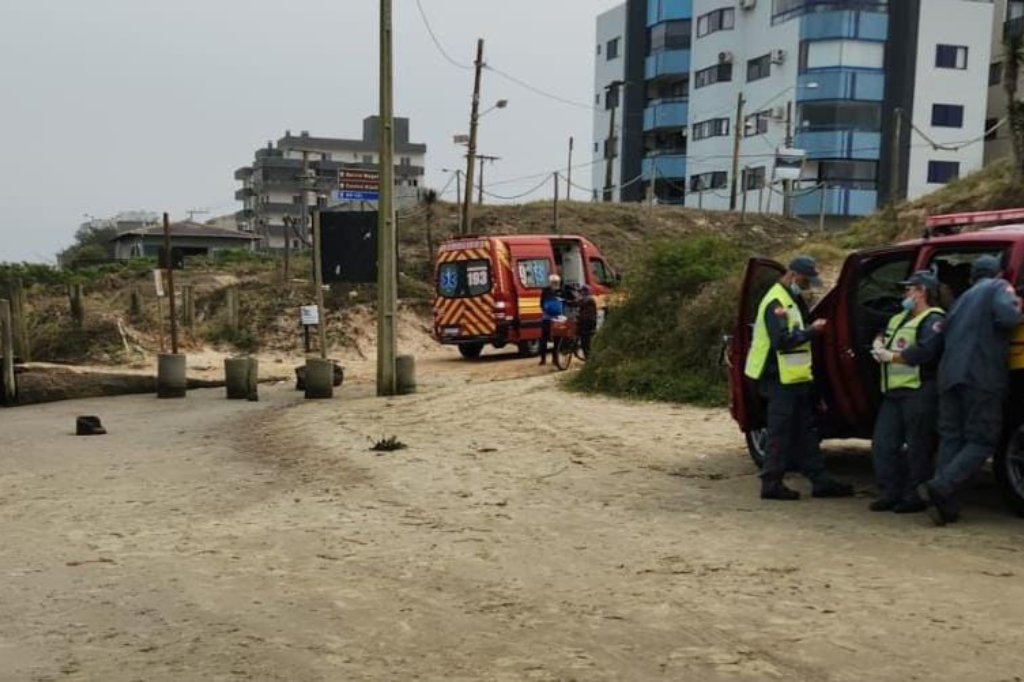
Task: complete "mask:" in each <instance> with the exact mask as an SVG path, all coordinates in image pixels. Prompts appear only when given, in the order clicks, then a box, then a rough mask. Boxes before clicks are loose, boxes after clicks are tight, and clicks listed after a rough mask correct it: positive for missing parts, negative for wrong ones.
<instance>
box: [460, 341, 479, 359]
mask: <svg viewBox="0 0 1024 682" xmlns="http://www.w3.org/2000/svg"><path fill="white" fill-rule="evenodd" d="M483 350H484V344H482V343H460V344H459V354H460V355H462V357H464V358H466V359H467V360H476V359H477V358H478V357H480V353H482V352H483Z"/></svg>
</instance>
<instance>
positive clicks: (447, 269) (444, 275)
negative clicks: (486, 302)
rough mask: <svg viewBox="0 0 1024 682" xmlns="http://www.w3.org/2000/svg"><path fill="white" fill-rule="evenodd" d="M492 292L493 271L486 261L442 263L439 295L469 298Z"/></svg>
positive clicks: (438, 280) (438, 274)
mask: <svg viewBox="0 0 1024 682" xmlns="http://www.w3.org/2000/svg"><path fill="white" fill-rule="evenodd" d="M490 290H491V270H490V265H489V264H488V263H487V261H486V260H462V261H455V262H452V263H442V264H441V265H439V266H438V268H437V293H438V294H440V295H441V296H443V297H444V298H469V297H473V296H480V295H483V294H486V293H487V292H488V291H490Z"/></svg>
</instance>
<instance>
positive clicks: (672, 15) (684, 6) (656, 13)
mask: <svg viewBox="0 0 1024 682" xmlns="http://www.w3.org/2000/svg"><path fill="white" fill-rule="evenodd" d="M692 17H693V0H648V2H647V27H648V28H650V27H651V26H654V25H655V24H660V23H661V22H663V21H675V20H677V19H690V18H692Z"/></svg>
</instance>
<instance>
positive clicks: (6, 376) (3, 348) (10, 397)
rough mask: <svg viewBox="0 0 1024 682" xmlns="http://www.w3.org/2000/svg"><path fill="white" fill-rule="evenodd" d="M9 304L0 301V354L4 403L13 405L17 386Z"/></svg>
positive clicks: (16, 395)
mask: <svg viewBox="0 0 1024 682" xmlns="http://www.w3.org/2000/svg"><path fill="white" fill-rule="evenodd" d="M11 326H12V325H11V304H10V302H9V301H6V300H3V299H0V354H3V357H4V360H3V367H2V370H3V371H2V373H3V389H4V395H3V398H4V403H6V404H8V405H13V404H14V401H15V400H17V399H18V385H17V384H16V383H15V377H14V330H13V329H11Z"/></svg>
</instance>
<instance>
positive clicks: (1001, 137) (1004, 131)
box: [985, 0, 1024, 163]
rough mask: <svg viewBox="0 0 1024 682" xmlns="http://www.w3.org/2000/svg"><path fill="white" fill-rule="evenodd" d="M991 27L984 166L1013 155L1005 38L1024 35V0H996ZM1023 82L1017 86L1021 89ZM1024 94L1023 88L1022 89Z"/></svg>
mask: <svg viewBox="0 0 1024 682" xmlns="http://www.w3.org/2000/svg"><path fill="white" fill-rule="evenodd" d="M995 17H996V20H995V22H994V23H993V25H992V63H991V64H990V65H989V80H988V85H989V89H988V117H987V120H986V121H985V129H986V135H985V163H989V162H991V161H996V160H998V159H1003V158H1007V157H1009V156H1012V155H1013V146H1012V143H1011V141H1010V126H1009V125H1007V124H1006V123H1005V118H1006V114H1007V107H1006V103H1007V102H1006V90H1005V89H1004V85H1003V75H1004V70H1005V68H1006V59H1007V55H1006V47H1005V42H1004V41H1005V39H1006V38H1007V37H1010V36H1024V0H995ZM1022 85H1024V83H1018V86H1017V87H1018V88H1021V86H1022ZM1021 91H1022V92H1024V88H1021Z"/></svg>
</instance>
